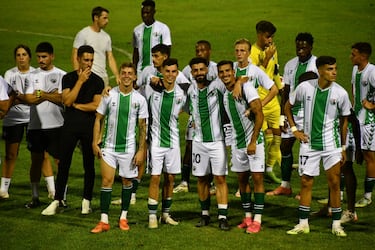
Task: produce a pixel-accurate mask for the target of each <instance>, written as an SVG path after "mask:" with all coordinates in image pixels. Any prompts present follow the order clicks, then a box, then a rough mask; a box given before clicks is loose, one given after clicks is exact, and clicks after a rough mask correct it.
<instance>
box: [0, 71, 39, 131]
mask: <svg viewBox="0 0 375 250" xmlns="http://www.w3.org/2000/svg"><path fill="white" fill-rule="evenodd" d="M33 70H35V69H34V68H33V67H30V69H29V71H28V72H21V71H19V69H18V67H14V68H11V69H9V70H7V71H6V72H5V75H4V77H5V80H6V81H7V82H8V83H9V85H10V86H11V88H12V89H13V90H14V91H15V92H17V93H19V94H25V91H26V89H27V88H28V86H29V85H30V82H29V78H28V76H29V74H30V72H32V71H33ZM29 120H30V106H29V105H26V104H17V105H13V106H12V107H10V109H9V111H8V113H7V114H6V116H5V117H4V120H3V126H5V127H9V126H14V125H17V124H22V123H28V122H29Z"/></svg>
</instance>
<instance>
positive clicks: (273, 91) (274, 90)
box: [262, 84, 279, 107]
mask: <svg viewBox="0 0 375 250" xmlns="http://www.w3.org/2000/svg"><path fill="white" fill-rule="evenodd" d="M278 93H279V90H278V89H277V87H276V84H273V85H272V87H271V88H270V89H269V92H268V94H267V95H266V97H264V99H263V100H262V107H264V106H266V105H267V104H268V103H269V102H270V101H271V100H272V99H273V98H274V97H275V96H276V95H277V94H278Z"/></svg>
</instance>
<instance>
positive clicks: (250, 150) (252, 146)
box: [247, 142, 257, 155]
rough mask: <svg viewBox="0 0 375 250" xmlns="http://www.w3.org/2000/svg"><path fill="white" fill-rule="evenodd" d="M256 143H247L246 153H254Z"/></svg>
mask: <svg viewBox="0 0 375 250" xmlns="http://www.w3.org/2000/svg"><path fill="white" fill-rule="evenodd" d="M256 147H257V145H256V143H255V142H253V143H250V144H249V145H247V154H248V155H254V154H255V151H256Z"/></svg>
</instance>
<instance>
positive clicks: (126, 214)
mask: <svg viewBox="0 0 375 250" xmlns="http://www.w3.org/2000/svg"><path fill="white" fill-rule="evenodd" d="M127 216H128V211H125V210H122V211H121V215H120V219H125V220H126V217H127Z"/></svg>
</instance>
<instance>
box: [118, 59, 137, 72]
mask: <svg viewBox="0 0 375 250" xmlns="http://www.w3.org/2000/svg"><path fill="white" fill-rule="evenodd" d="M123 68H132V69H133V70H134V73H135V74H137V69H136V67H135V65H134V64H133V63H131V62H124V63H122V64H121V66H120V71H121V69H123Z"/></svg>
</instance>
